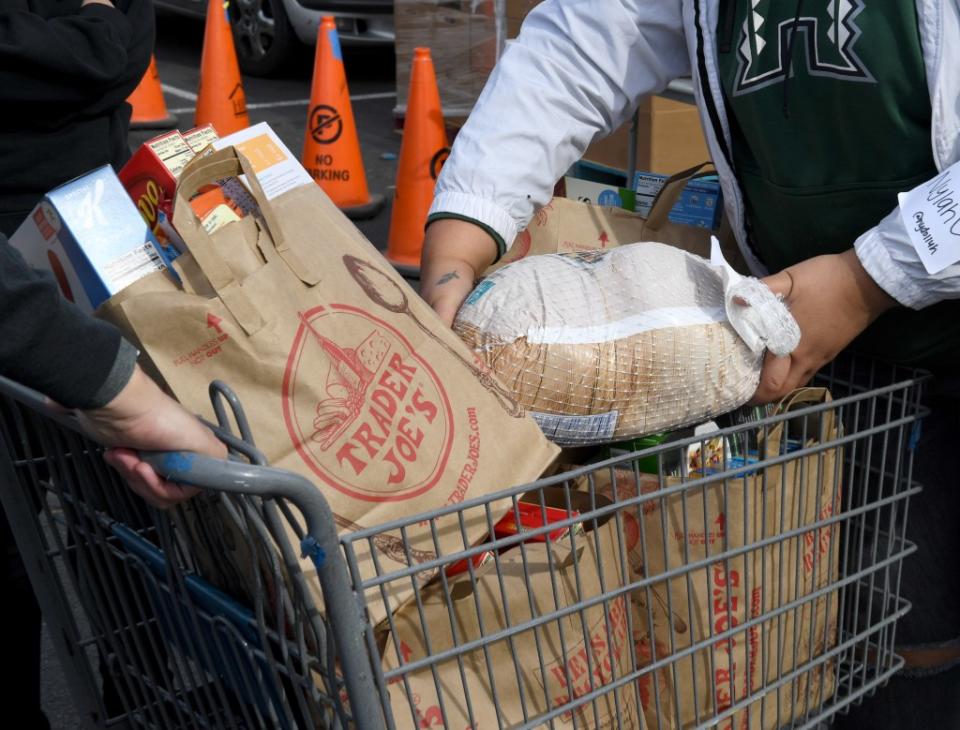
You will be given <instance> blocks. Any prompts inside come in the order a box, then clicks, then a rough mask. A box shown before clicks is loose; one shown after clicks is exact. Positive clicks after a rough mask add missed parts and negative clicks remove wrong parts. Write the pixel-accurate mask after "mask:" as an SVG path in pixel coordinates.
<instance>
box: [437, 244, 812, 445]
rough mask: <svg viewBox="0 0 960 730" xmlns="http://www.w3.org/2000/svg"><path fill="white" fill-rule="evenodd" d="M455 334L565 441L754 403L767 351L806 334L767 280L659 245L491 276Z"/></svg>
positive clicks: (532, 264)
mask: <svg viewBox="0 0 960 730" xmlns="http://www.w3.org/2000/svg"><path fill="white" fill-rule="evenodd" d="M454 329H455V330H456V332H457V333H458V334H459V335H460V336H461V337H462V338H463V340H464V341H465V342H466V343H467V344H468V345H469V346H470V347H471V348H472V349H473V351H474V352H475V353H476V354H477V355H478V357H480V358H481V359H482V360H483V361H484V362H485V363H486V364H487V365H488V366H489V367H490V369H491V370H492V371H493V373H494V374H495V375H496V376H497V378H499V380H500V382H502V383H503V384H504V385H505V387H507V389H508V390H509V391H510V392H511V393H512V394H514V396H515V397H516V398H517V400H518V401H519V403H520V404H521V405H522V406H523V408H525V409H527V410H528V411H529V412H530V415H532V416H533V417H534V419H535V420H536V421H537V422H538V423H539V424H540V427H541V428H542V429H543V431H544V433H545V434H546V435H547V436H548V438H550V439H552V440H553V441H555V442H556V443H558V444H561V445H570V446H573V445H582V444H591V443H601V442H604V441H611V440H618V439H623V438H628V437H631V436H638V435H642V434H648V433H655V432H659V431H664V430H669V429H672V428H677V427H680V426H685V425H689V424H692V423H698V422H700V421H703V420H706V419H708V418H710V417H712V416H715V415H718V414H720V413H725V412H727V411H729V410H732V409H733V408H735V407H737V406H739V405H741V404H743V403H745V402H746V401H747V400H748V399H749V398H750V397H751V396H752V395H753V393H754V391H755V390H756V388H757V384H758V383H759V379H760V369H761V365H762V363H763V355H764V352H765V350H767V349H769V350H770V351H771V352H773V353H775V354H777V355H786V354H789V353H790V352H791V351H792V350H793V349H794V348H795V347H796V345H797V343H798V342H799V339H800V331H799V327H798V326H797V324H796V322H795V321H794V319H793V317H792V316H791V315H790V313H789V311H788V310H787V308H786V306H785V305H784V303H783V302H782V301H781V300H780V299H778V298H777V297H776V296H775V295H774V294H773V292H771V291H770V289H768V288H767V287H766V286H765V285H764V284H763V283H761V282H760V281H758V280H756V279H752V278H749V277H743V276H740V275H739V274H737V273H736V272H735V271H733V269H731V268H730V267H729V266H727V265H726V263H725V262H724V261H723V257H722V256H721V255H720V253H719V246H718V245H717V244H716V241H715V242H714V251H713V258H712V260H710V261H708V260H706V259H703V258H701V257H699V256H695V255H693V254H690V253H686V252H684V251H682V250H680V249H678V248H674V247H672V246H667V245H663V244H659V243H635V244H629V245H626V246H620V247H618V248H614V249H609V250H605V251H587V252H578V253H565V254H547V255H542V256H531V257H529V258H525V259H522V260H520V261H517V262H515V263H512V264H510V265H508V266H505V267H504V268H502V269H499V270H498V271H495V272H494V273H492V274H491V275H490V276H488V277H487V278H485V279H484V280H483V281H481V282H480V284H479V285H478V286H477V288H476V289H474V291H473V292H472V293H471V294H470V296H469V297H467V300H466V301H465V302H464V305H463V306H462V307H461V309H460V311H459V313H458V315H457V319H456V322H455V324H454Z"/></svg>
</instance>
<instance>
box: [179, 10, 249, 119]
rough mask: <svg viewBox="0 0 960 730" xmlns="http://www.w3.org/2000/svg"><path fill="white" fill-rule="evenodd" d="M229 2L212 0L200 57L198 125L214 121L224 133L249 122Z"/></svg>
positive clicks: (195, 117) (196, 115)
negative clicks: (232, 30)
mask: <svg viewBox="0 0 960 730" xmlns="http://www.w3.org/2000/svg"><path fill="white" fill-rule="evenodd" d="M227 6H228V3H226V2H223V0H209V2H208V4H207V21H206V26H205V27H204V31H203V55H202V56H201V60H200V87H199V89H198V90H197V110H196V114H195V115H194V118H193V124H194V126H195V127H200V126H202V125H204V124H212V125H213V128H214V129H215V130H216V131H217V134H219V135H220V136H221V137H224V136H226V135H228V134H232V133H233V132H236V131H239V130H241V129H245V128H247V127H249V126H250V118H249V117H248V116H247V97H246V95H245V94H244V93H243V81H242V80H241V78H240V66H239V64H238V63H237V51H236V49H235V48H234V45H233V33H232V32H231V30H230V22H229V20H228V19H227Z"/></svg>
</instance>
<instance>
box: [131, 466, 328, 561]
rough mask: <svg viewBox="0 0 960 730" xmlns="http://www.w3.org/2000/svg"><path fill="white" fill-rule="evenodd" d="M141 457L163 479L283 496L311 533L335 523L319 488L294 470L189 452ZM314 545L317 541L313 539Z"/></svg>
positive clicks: (191, 484)
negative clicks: (298, 512)
mask: <svg viewBox="0 0 960 730" xmlns="http://www.w3.org/2000/svg"><path fill="white" fill-rule="evenodd" d="M140 458H142V459H143V460H144V461H145V462H146V463H148V464H149V465H150V466H152V467H153V468H154V469H155V470H156V472H157V473H158V474H160V475H161V476H162V477H163V478H165V479H168V480H170V481H172V482H177V483H178V484H186V485H189V486H192V487H199V488H201V489H210V490H214V491H217V492H225V493H227V494H239V495H246V496H253V497H282V498H284V499H286V500H288V501H290V502H292V503H293V504H294V505H296V507H297V508H298V509H299V510H300V511H301V512H302V513H303V516H304V519H305V520H306V523H307V525H306V526H307V534H309V535H313V536H319V535H323V534H324V533H325V532H326V531H328V530H329V529H330V527H329V526H330V525H333V524H334V518H333V512H332V511H331V509H330V505H329V504H327V500H326V499H324V497H323V495H322V494H321V493H320V491H319V490H318V489H317V488H316V487H315V486H314V485H313V484H311V483H310V482H309V481H308V480H307V479H304V478H303V477H302V476H300V475H299V474H294V473H293V472H291V471H287V470H285V469H277V468H275V467H272V466H260V465H257V464H249V463H246V462H243V461H233V460H228V459H216V458H213V457H211V456H204V455H203V454H196V453H193V452H190V451H141V452H140ZM312 544H315V541H310V545H312ZM308 547H309V545H307V546H305V549H306V548H308Z"/></svg>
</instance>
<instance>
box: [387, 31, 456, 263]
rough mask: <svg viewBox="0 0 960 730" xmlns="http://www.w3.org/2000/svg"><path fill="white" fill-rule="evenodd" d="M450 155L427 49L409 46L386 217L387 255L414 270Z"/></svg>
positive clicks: (418, 261) (435, 80)
mask: <svg viewBox="0 0 960 730" xmlns="http://www.w3.org/2000/svg"><path fill="white" fill-rule="evenodd" d="M449 153H450V148H449V145H448V144H447V131H446V128H445V127H444V124H443V114H442V112H441V110H440V92H439V90H438V89H437V76H436V72H435V71H434V68H433V60H432V59H431V57H430V49H429V48H417V49H415V50H414V56H413V66H412V68H411V71H410V93H409V94H408V95H407V115H406V119H405V120H404V124H403V141H402V142H401V143H400V161H399V164H398V166H397V192H396V196H395V197H394V200H393V211H392V213H391V217H390V237H389V240H388V243H387V258H388V259H389V260H390V261H391V262H392V263H394V264H397V265H399V266H401V267H406V268H411V269H413V268H419V266H420V252H421V250H422V249H423V229H424V226H425V225H426V222H427V211H429V209H430V203H431V202H432V200H433V191H434V187H435V186H436V183H437V176H438V175H439V174H440V168H441V167H442V166H443V163H444V162H445V161H446V159H447V155H449Z"/></svg>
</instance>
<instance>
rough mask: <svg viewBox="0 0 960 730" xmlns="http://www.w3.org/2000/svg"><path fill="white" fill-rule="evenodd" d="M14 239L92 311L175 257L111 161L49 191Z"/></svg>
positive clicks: (28, 257)
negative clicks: (164, 246)
mask: <svg viewBox="0 0 960 730" xmlns="http://www.w3.org/2000/svg"><path fill="white" fill-rule="evenodd" d="M10 243H11V245H12V246H13V247H14V248H16V249H17V250H18V251H19V252H20V253H21V255H23V257H24V259H26V261H27V263H28V264H30V265H31V266H33V267H34V268H37V269H45V270H47V271H50V272H51V273H53V275H54V277H55V278H56V279H57V282H58V283H59V285H60V290H61V292H63V295H64V296H65V297H66V298H67V299H69V300H70V301H72V302H74V303H75V304H76V305H77V306H79V307H80V308H81V309H83V310H84V311H86V312H90V313H92V312H93V311H94V310H95V309H96V308H97V307H99V306H100V305H101V304H103V302H105V301H106V300H107V299H109V298H110V297H112V296H113V295H114V294H116V293H118V292H119V291H121V290H122V289H125V288H126V287H128V286H130V285H131V284H133V283H134V282H135V281H138V280H139V279H142V278H143V277H145V276H147V275H148V274H152V273H153V272H155V271H162V270H164V269H168V268H169V267H170V261H171V254H170V253H169V252H168V251H165V250H164V249H163V248H161V247H160V245H159V244H158V243H157V240H156V238H154V236H153V233H152V232H151V231H150V228H149V227H148V226H147V224H146V223H145V222H144V220H143V218H142V217H141V216H140V213H139V211H138V210H137V208H136V206H135V205H134V204H133V201H132V200H130V196H129V194H128V193H127V191H126V190H125V189H124V187H123V184H122V183H121V182H120V180H119V179H118V178H117V176H116V174H114V172H113V169H112V168H111V167H110V166H109V165H107V166H104V167H100V168H98V169H96V170H94V171H92V172H90V173H87V174H86V175H83V176H81V177H78V178H76V179H74V180H71V181H70V182H68V183H64V184H63V185H61V186H60V187H58V188H54V189H53V190H51V191H50V192H49V193H47V194H46V195H45V196H44V198H43V200H42V201H41V202H40V203H39V204H38V205H37V207H36V208H34V209H33V212H32V213H31V214H30V216H29V217H28V218H27V219H26V220H25V221H24V222H23V223H22V224H21V226H20V227H19V228H18V229H17V231H16V232H15V233H14V234H13V237H12V238H11V239H10Z"/></svg>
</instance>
